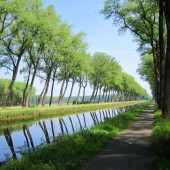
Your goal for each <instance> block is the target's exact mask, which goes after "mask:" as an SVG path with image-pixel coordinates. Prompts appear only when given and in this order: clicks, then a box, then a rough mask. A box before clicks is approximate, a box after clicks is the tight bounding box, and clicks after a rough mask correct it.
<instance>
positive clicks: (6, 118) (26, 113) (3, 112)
mask: <svg viewBox="0 0 170 170" xmlns="http://www.w3.org/2000/svg"><path fill="white" fill-rule="evenodd" d="M142 102H146V101H128V102H112V103H94V104H80V105H61V106H58V105H54V106H51V107H49V106H45V107H31V108H22V107H9V108H5V109H3V108H1V109H0V123H2V122H14V121H17V120H31V119H38V118H48V117H52V116H55V117H61V116H65V115H71V114H76V113H83V112H87V111H95V110H100V109H106V108H116V107H123V106H128V105H134V104H138V103H142Z"/></svg>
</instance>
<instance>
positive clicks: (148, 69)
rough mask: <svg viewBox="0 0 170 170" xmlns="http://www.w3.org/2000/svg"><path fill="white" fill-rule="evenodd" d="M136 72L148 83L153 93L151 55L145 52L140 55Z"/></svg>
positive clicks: (153, 77) (153, 79)
mask: <svg viewBox="0 0 170 170" xmlns="http://www.w3.org/2000/svg"><path fill="white" fill-rule="evenodd" d="M137 72H138V73H139V75H140V76H141V78H142V79H143V80H145V81H147V82H148V83H149V85H150V87H151V89H152V93H155V74H154V64H153V58H152V56H151V55H149V54H145V55H143V56H142V57H141V63H140V64H139V66H138V69H137Z"/></svg>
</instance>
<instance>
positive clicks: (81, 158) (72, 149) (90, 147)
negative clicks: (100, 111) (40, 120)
mask: <svg viewBox="0 0 170 170" xmlns="http://www.w3.org/2000/svg"><path fill="white" fill-rule="evenodd" d="M148 105H149V104H145V105H143V106H140V107H138V108H135V109H132V110H130V111H127V112H124V113H121V114H120V115H118V116H116V117H114V118H111V119H107V120H106V121H105V122H102V123H100V124H98V125H96V126H95V127H93V128H92V129H90V130H86V131H82V132H79V133H75V134H73V135H71V136H66V137H64V138H61V139H58V140H57V141H56V142H55V143H52V144H49V145H46V146H44V147H43V148H41V149H39V150H38V151H36V152H33V153H32V154H27V155H25V156H24V157H23V158H22V159H21V160H17V161H11V162H8V163H7V164H5V165H3V166H2V167H1V169H2V170H9V169H10V170H14V169H15V170H30V169H31V170H34V169H41V170H48V169H49V170H56V169H60V170H76V169H80V168H81V166H82V165H83V164H84V163H85V162H86V161H87V160H89V159H90V158H91V157H92V156H93V155H95V154H96V153H97V152H98V151H99V150H100V149H101V148H102V147H103V146H105V145H106V144H108V143H109V141H110V140H111V139H113V138H114V137H115V136H117V135H118V134H119V132H120V131H122V130H123V129H124V128H126V127H127V126H128V125H129V124H130V123H131V122H132V121H133V119H134V118H135V117H136V116H138V115H139V114H140V113H141V112H142V111H143V110H144V109H146V108H147V107H148Z"/></svg>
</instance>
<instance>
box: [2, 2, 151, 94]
mask: <svg viewBox="0 0 170 170" xmlns="http://www.w3.org/2000/svg"><path fill="white" fill-rule="evenodd" d="M51 4H52V5H54V6H55V9H56V11H57V13H58V14H59V15H60V16H61V17H62V21H63V22H67V23H68V24H69V25H71V26H72V32H73V33H78V32H81V31H83V32H85V33H86V34H87V36H86V38H85V41H86V42H87V43H88V52H89V53H91V55H93V54H94V53H95V52H105V53H107V54H108V55H111V56H114V57H115V58H116V60H117V61H118V62H119V64H120V65H121V66H122V68H123V70H124V71H125V72H127V73H128V74H130V75H132V76H134V77H135V79H136V81H137V82H138V83H139V84H140V85H141V86H142V87H143V88H145V89H146V90H147V92H148V94H151V92H150V88H149V85H148V83H147V82H144V81H142V80H141V79H140V76H139V75H138V74H137V73H136V69H137V68H138V64H139V63H140V53H138V52H137V51H136V50H137V48H138V46H137V44H136V43H135V42H133V36H132V35H131V34H130V33H129V32H126V33H124V34H123V35H119V34H118V31H117V29H118V28H116V27H115V26H113V24H112V21H111V20H106V19H104V16H103V15H102V14H100V10H101V9H102V8H103V6H104V0H44V5H45V6H47V5H51ZM4 77H5V78H10V79H11V75H5V76H4V71H1V74H0V78H4ZM17 81H23V75H18V76H17ZM43 85H44V82H40V80H38V79H37V80H36V82H35V87H36V89H37V92H36V94H37V95H38V94H40V93H41V90H42V88H43ZM59 90H60V84H57V83H56V85H55V89H54V96H58V95H59ZM69 90H70V89H69V88H68V90H67V92H66V96H68V95H69ZM91 92H92V89H91V88H90V87H88V88H87V91H86V95H91ZM49 94H50V93H48V95H49ZM73 95H77V87H75V88H74V90H73ZM81 95H82V93H81Z"/></svg>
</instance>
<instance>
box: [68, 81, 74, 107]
mask: <svg viewBox="0 0 170 170" xmlns="http://www.w3.org/2000/svg"><path fill="white" fill-rule="evenodd" d="M74 84H75V78H73V82H72V85H71V90H70V95H69V97H68V100H67V104H69V102H70V99H71V96H72V92H73V87H74Z"/></svg>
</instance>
